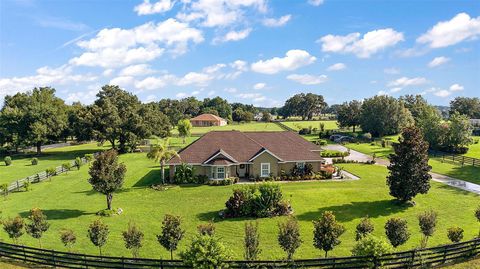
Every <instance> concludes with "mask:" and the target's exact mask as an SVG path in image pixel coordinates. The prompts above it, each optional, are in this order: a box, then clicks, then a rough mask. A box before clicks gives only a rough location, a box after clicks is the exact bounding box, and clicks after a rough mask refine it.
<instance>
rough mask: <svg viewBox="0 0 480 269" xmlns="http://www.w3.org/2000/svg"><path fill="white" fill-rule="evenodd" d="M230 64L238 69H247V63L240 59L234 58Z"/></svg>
mask: <svg viewBox="0 0 480 269" xmlns="http://www.w3.org/2000/svg"><path fill="white" fill-rule="evenodd" d="M230 66H231V67H232V68H235V69H237V70H239V71H247V70H248V63H247V62H245V61H242V60H236V61H235V62H233V63H231V64H230Z"/></svg>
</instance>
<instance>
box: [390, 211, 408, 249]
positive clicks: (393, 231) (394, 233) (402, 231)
mask: <svg viewBox="0 0 480 269" xmlns="http://www.w3.org/2000/svg"><path fill="white" fill-rule="evenodd" d="M385 234H386V235H387V237H388V240H390V243H391V244H392V246H393V247H395V248H396V247H398V246H400V245H403V244H405V242H407V241H408V239H409V238H410V232H408V227H407V221H406V220H404V219H400V218H391V219H389V220H388V221H387V223H386V224H385Z"/></svg>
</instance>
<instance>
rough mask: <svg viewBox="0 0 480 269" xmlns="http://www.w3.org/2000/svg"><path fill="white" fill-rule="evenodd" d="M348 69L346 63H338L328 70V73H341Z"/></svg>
mask: <svg viewBox="0 0 480 269" xmlns="http://www.w3.org/2000/svg"><path fill="white" fill-rule="evenodd" d="M345 68H347V66H346V65H345V64H344V63H336V64H333V65H331V66H329V67H328V68H327V70H328V71H339V70H342V69H345Z"/></svg>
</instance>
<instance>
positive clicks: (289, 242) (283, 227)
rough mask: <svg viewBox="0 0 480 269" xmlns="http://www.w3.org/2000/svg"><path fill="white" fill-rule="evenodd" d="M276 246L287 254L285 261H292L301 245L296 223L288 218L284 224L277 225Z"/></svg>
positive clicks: (293, 219) (291, 218) (298, 228)
mask: <svg viewBox="0 0 480 269" xmlns="http://www.w3.org/2000/svg"><path fill="white" fill-rule="evenodd" d="M278 228H279V231H278V237H277V239H278V244H279V245H280V247H281V248H282V249H283V250H284V251H285V252H286V253H287V259H288V260H292V258H293V254H295V251H297V248H299V247H300V245H301V244H302V239H300V227H299V226H298V221H297V220H296V219H295V218H293V217H289V218H288V219H287V220H286V221H285V222H283V223H279V224H278Z"/></svg>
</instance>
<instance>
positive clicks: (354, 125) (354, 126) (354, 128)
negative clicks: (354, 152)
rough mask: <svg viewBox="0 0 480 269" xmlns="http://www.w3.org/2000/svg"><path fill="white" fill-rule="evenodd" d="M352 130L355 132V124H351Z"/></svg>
mask: <svg viewBox="0 0 480 269" xmlns="http://www.w3.org/2000/svg"><path fill="white" fill-rule="evenodd" d="M353 132H354V133H355V125H353Z"/></svg>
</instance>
